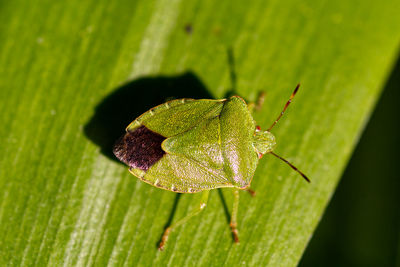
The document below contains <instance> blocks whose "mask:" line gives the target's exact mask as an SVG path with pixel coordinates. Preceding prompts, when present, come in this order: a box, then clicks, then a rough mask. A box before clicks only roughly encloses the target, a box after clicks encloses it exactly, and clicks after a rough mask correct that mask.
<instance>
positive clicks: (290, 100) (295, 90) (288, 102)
mask: <svg viewBox="0 0 400 267" xmlns="http://www.w3.org/2000/svg"><path fill="white" fill-rule="evenodd" d="M299 87H300V84H297V86H296V88H295V89H294V91H293V93H292V95H291V96H290V98H289V100H288V101H287V102H286V105H285V107H284V108H283V110H282V112H281V114H279V116H278V118H277V119H276V120H275V121H274V123H272V125H271V126H270V127H269V128H268V130H267V131H268V132H269V131H270V130H271V129H272V128H274V126H275V124H276V123H277V122H278V121H279V120H280V119H281V117H282V115H283V113H285V110H286V109H287V108H288V106H289V105H290V103H292V99H293V98H294V96H295V95H296V93H297V90H299Z"/></svg>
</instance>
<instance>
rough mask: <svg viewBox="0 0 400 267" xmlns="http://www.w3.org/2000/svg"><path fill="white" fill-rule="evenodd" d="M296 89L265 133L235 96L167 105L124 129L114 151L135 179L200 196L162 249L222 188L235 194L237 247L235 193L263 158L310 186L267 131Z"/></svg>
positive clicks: (235, 205)
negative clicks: (281, 165) (273, 160)
mask: <svg viewBox="0 0 400 267" xmlns="http://www.w3.org/2000/svg"><path fill="white" fill-rule="evenodd" d="M298 89H299V85H297V87H296V89H295V90H294V91H293V93H292V95H291V96H290V98H289V100H288V101H287V102H286V105H285V107H284V108H283V110H282V112H281V113H280V114H279V116H278V118H277V119H276V120H275V121H274V122H273V123H272V125H271V126H270V127H269V128H268V129H267V130H266V131H262V130H261V128H260V127H259V126H256V124H255V121H254V119H253V117H252V115H251V112H252V110H253V109H254V108H255V107H256V105H255V104H249V105H247V104H246V102H245V101H244V100H243V99H242V98H241V97H239V96H232V97H230V98H228V99H221V100H210V99H200V100H195V99H178V100H173V101H169V102H166V103H164V104H162V105H159V106H156V107H154V108H152V109H150V110H149V111H147V112H146V113H144V114H142V115H141V116H140V117H138V118H137V119H136V120H134V121H133V122H132V123H131V124H129V125H128V127H127V128H126V133H125V135H123V136H122V137H121V138H120V139H119V140H118V141H117V142H116V144H115V146H114V150H113V152H114V154H115V156H116V157H117V158H118V159H119V160H120V161H122V162H124V163H125V164H126V165H128V166H129V171H130V172H131V173H132V174H133V175H135V176H136V177H138V178H139V179H141V180H142V181H144V182H146V183H148V184H151V185H153V186H155V187H158V188H161V189H164V190H168V191H172V192H177V193H197V192H201V191H202V194H203V195H202V197H201V202H200V205H199V206H198V208H197V209H195V210H193V211H192V212H191V213H189V214H188V215H186V216H185V217H184V218H182V219H180V220H178V221H177V222H176V223H174V224H172V225H170V226H169V227H168V228H166V229H165V232H164V234H163V236H162V238H161V242H160V244H159V249H160V250H162V249H163V248H164V246H165V244H166V242H167V239H168V236H169V234H170V232H172V231H173V230H174V229H175V228H176V227H178V226H179V225H182V224H183V223H185V222H186V221H187V220H189V219H190V218H191V217H193V216H195V215H197V214H198V213H199V212H200V211H201V210H203V209H204V208H205V206H206V204H207V199H208V194H209V191H210V190H211V189H216V188H223V187H231V188H233V189H234V190H233V192H234V203H233V209H232V214H231V222H230V227H231V231H232V234H233V237H234V240H235V242H239V237H238V230H237V224H236V217H237V211H238V205H239V190H247V191H250V192H252V190H251V189H249V186H250V183H251V180H252V178H253V175H254V172H255V170H256V167H257V164H258V160H259V159H260V158H261V157H262V156H263V155H264V154H266V153H269V154H272V155H274V156H275V157H277V158H279V159H281V160H283V161H284V162H286V163H287V164H289V166H290V167H292V168H293V169H294V170H295V171H297V172H298V173H299V174H300V175H301V176H303V177H304V179H305V180H306V181H308V182H309V179H308V178H307V177H306V176H305V175H304V174H303V173H302V172H301V171H299V170H298V169H297V168H296V167H295V166H293V165H292V164H291V163H289V162H288V161H287V160H285V159H283V158H282V157H280V156H278V155H277V154H275V153H274V152H273V149H274V147H275V137H274V135H273V134H272V133H271V129H272V128H273V127H274V126H275V125H276V123H277V122H278V121H279V119H280V118H281V117H282V115H283V113H284V112H285V110H286V109H287V107H288V106H289V104H290V103H291V101H292V99H293V97H294V96H295V94H296V92H297V90H298Z"/></svg>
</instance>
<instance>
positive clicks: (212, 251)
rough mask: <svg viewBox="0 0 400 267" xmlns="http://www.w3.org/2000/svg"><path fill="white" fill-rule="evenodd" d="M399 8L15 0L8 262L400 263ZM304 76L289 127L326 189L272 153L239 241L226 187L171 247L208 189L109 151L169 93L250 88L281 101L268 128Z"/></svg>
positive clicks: (3, 130)
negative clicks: (144, 177)
mask: <svg viewBox="0 0 400 267" xmlns="http://www.w3.org/2000/svg"><path fill="white" fill-rule="evenodd" d="M398 10H400V1H398V0H392V1H390V0H385V1H380V2H377V1H373V0H355V1H347V0H339V1H314V0H301V1H300V0H288V1H284V2H283V1H279V0H267V1H265V0H248V1H245V2H244V1H239V0H235V1H213V0H207V1H204V0H199V1H183V0H143V1H128V0H118V1H112V2H106V1H95V0H88V1H79V0H70V1H52V0H36V1H30V2H27V1H24V0H15V1H1V2H0V123H1V126H2V127H0V140H2V141H1V142H2V143H1V146H0V155H1V156H0V266H35V265H36V266H46V265H47V266H60V265H64V266H106V265H109V266H135V265H138V266H150V265H153V266H222V265H227V266H237V265H244V266H296V265H298V264H299V262H300V260H301V258H302V255H303V253H304V251H305V255H304V259H303V261H301V262H300V265H301V266H329V265H331V266H377V265H378V266H383V265H385V266H393V265H395V264H397V265H398V264H399V260H398V259H399V255H400V253H399V245H398V243H399V234H400V233H399V223H398V220H399V209H398V207H397V206H398V205H397V203H399V201H398V200H399V199H398V188H399V186H398V180H397V179H396V177H398V175H397V173H396V168H395V166H396V164H395V161H396V160H397V158H398V157H397V154H396V153H397V151H398V147H399V146H398V140H397V136H399V135H398V130H397V128H398V114H399V112H398V105H397V102H396V100H397V99H399V98H398V91H399V78H398V77H399V67H398V65H399V63H397V65H396V62H398V60H399V59H398V56H399V44H400V16H398V13H399V12H398ZM229 49H232V51H233V55H234V61H235V74H236V83H235V86H233V84H232V81H231V73H230V69H229V67H230V66H229V63H228V50H229ZM298 82H301V84H302V85H301V89H300V91H299V93H298V94H297V95H296V98H295V100H294V103H293V104H292V105H291V106H290V108H289V109H288V110H287V112H286V113H285V116H284V117H283V119H282V120H281V121H280V122H279V124H278V125H277V126H276V127H275V128H274V129H273V130H274V131H273V133H274V134H275V135H276V137H277V142H278V146H277V149H276V152H277V153H278V154H280V155H282V156H284V157H286V158H287V159H288V160H290V161H291V162H293V163H294V164H295V165H296V166H297V167H299V168H300V169H301V170H302V171H304V172H305V173H306V174H307V175H308V176H309V177H310V178H311V180H312V182H311V184H307V183H305V182H304V181H303V180H302V179H301V177H299V175H298V174H297V173H295V172H294V171H293V170H292V169H290V168H289V167H288V166H287V165H285V164H284V163H282V162H281V161H279V160H277V159H275V158H273V157H270V156H268V155H266V156H265V157H264V158H263V159H262V160H261V161H260V162H259V165H258V168H257V171H256V173H255V176H254V179H253V181H252V187H253V189H255V190H256V191H257V196H256V197H254V198H252V197H250V196H249V195H248V194H245V193H242V194H241V202H240V207H239V216H238V221H239V232H240V239H241V243H240V245H234V244H233V242H232V236H231V234H230V231H229V227H228V222H229V213H230V209H231V203H232V195H231V192H230V191H229V190H226V189H224V190H215V191H214V192H212V193H211V194H210V200H209V203H208V206H207V208H206V209H205V210H204V212H202V214H200V215H199V216H198V218H196V219H193V220H191V221H190V222H189V223H187V224H185V225H183V226H182V227H181V228H180V229H177V231H176V232H175V233H173V234H172V235H171V237H170V239H169V243H168V244H167V247H166V249H165V251H163V252H162V253H160V252H158V251H157V249H156V245H157V243H158V241H159V238H160V237H161V234H162V232H163V229H164V227H165V226H166V225H167V224H168V222H170V221H174V220H176V219H177V218H180V217H183V216H184V215H185V214H187V212H188V211H189V210H191V209H193V208H194V207H195V206H196V205H198V202H199V195H198V194H194V195H187V194H184V195H177V194H175V193H172V192H167V191H163V190H159V189H157V188H154V187H151V186H150V185H147V184H145V183H142V182H140V181H139V180H138V179H136V178H135V177H133V176H132V175H130V174H129V172H128V171H127V168H126V167H125V166H123V165H122V164H121V163H119V162H118V161H117V160H116V159H115V157H114V156H113V155H112V154H111V148H112V144H113V143H114V141H115V140H116V138H117V137H118V136H119V135H121V134H122V133H123V129H124V127H125V126H126V125H127V124H128V123H129V122H130V121H131V120H133V119H134V118H135V117H136V116H138V115H140V114H141V113H143V112H145V111H146V110H147V109H149V108H150V107H152V106H155V105H157V104H160V103H162V102H164V101H166V100H167V99H170V98H180V97H193V98H222V97H224V96H226V95H227V94H229V93H232V89H235V90H234V91H235V92H234V93H236V94H239V95H241V96H242V97H243V98H245V99H246V100H247V101H254V100H255V99H256V96H257V95H258V93H259V92H260V91H261V90H264V91H266V93H267V97H266V100H265V105H264V106H263V108H262V109H261V111H260V112H259V113H256V114H254V118H255V120H256V121H257V124H259V125H260V126H261V127H262V128H264V129H266V128H267V127H268V126H269V125H270V124H271V122H272V121H273V120H274V119H275V118H276V116H277V115H278V114H279V112H280V111H281V110H282V107H283V105H284V103H285V102H286V101H287V99H288V97H289V96H290V94H291V92H292V90H293V89H294V87H295V86H296V84H297V83H298ZM233 87H235V88H233ZM385 88H386V89H385ZM384 89H385V90H384ZM382 92H383V94H382ZM380 97H381V102H380V103H381V104H379V106H378V108H377V110H376V112H375V113H373V110H374V107H375V105H376V103H378V100H379V98H380ZM381 110H383V111H381ZM387 113H388V114H387ZM371 114H374V115H373V118H372V120H371V122H370V124H368V121H369V118H370V116H371ZM381 114H382V115H381ZM386 114H387V115H386ZM367 124H368V126H367V128H366V131H365V135H363V130H364V128H365V126H366V125H367ZM361 136H363V137H362V138H361V141H360V142H359V140H360V137H361ZM357 144H358V146H357V149H356V150H355V152H354V153H353V151H354V148H355V147H356V145H357ZM350 159H351V160H350ZM349 162H350V163H349ZM348 163H349V164H348ZM346 166H349V167H347V169H346ZM343 173H344V176H343V179H342V182H341V183H340V184H339V186H338V191H337V193H336V194H334V192H335V189H336V187H337V185H338V183H339V180H340V178H341V177H342V174H343ZM332 197H333V201H332V203H331V204H330V206H329V208H328V210H327V211H326V216H324V217H323V218H322V215H323V213H324V211H325V208H326V206H327V205H328V203H329V201H330V199H331V198H332ZM321 218H322V221H321V224H320V226H319V227H318V228H317V225H318V222H319V221H320V220H321ZM315 229H317V230H316V231H315ZM314 231H315V232H314ZM309 242H310V245H309V248H308V249H307V250H306V247H307V245H308V243H309Z"/></svg>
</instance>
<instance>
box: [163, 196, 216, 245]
mask: <svg viewBox="0 0 400 267" xmlns="http://www.w3.org/2000/svg"><path fill="white" fill-rule="evenodd" d="M209 193H210V191H209V190H207V191H203V193H202V195H201V200H200V204H199V206H198V207H197V208H196V209H194V210H192V211H191V212H190V213H189V214H188V215H186V216H185V217H183V218H182V219H180V220H178V221H177V222H175V223H174V224H171V225H170V226H168V227H167V228H166V229H165V230H164V234H163V236H162V237H161V242H160V244H159V245H158V249H159V250H163V249H164V246H165V244H166V243H167V240H168V236H169V234H170V233H171V232H172V231H173V230H175V228H176V227H178V226H180V225H182V224H184V223H185V222H187V221H188V220H189V219H190V218H192V217H193V216H196V215H197V214H199V213H200V212H201V211H202V210H203V209H204V208H205V207H206V206H207V201H208V195H209Z"/></svg>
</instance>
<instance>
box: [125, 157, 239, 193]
mask: <svg viewBox="0 0 400 267" xmlns="http://www.w3.org/2000/svg"><path fill="white" fill-rule="evenodd" d="M134 171H135V170H132V173H133V174H135V172H134ZM135 175H136V174H135ZM141 179H142V180H143V181H144V182H146V183H149V184H152V185H154V186H156V187H159V188H162V189H166V190H169V191H174V192H181V193H195V192H199V191H203V190H208V189H214V188H217V187H232V184H231V183H230V182H229V181H228V180H226V178H225V177H222V176H220V173H219V172H218V170H213V169H208V168H205V167H204V166H203V165H201V164H200V163H199V162H196V161H194V160H192V159H190V158H187V157H184V156H181V155H174V154H168V153H167V154H165V155H164V157H163V158H162V159H161V160H159V161H158V162H157V163H156V164H154V165H153V166H152V167H151V168H150V169H148V170H147V172H146V173H145V174H144V176H143V177H142V178H141Z"/></svg>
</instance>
